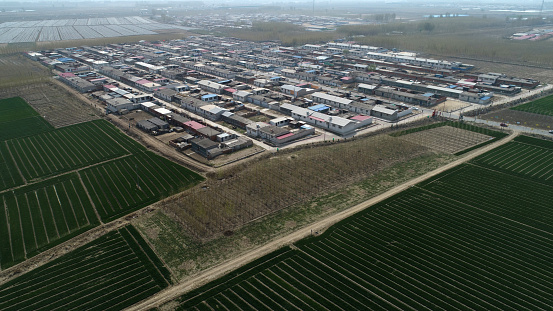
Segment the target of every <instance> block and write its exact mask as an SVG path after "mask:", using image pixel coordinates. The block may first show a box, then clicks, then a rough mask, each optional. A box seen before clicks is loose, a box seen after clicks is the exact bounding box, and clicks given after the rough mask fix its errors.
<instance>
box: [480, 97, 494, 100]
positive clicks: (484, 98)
mask: <svg viewBox="0 0 553 311" xmlns="http://www.w3.org/2000/svg"><path fill="white" fill-rule="evenodd" d="M490 98H491V96H484V97H482V98H480V100H488V99H490Z"/></svg>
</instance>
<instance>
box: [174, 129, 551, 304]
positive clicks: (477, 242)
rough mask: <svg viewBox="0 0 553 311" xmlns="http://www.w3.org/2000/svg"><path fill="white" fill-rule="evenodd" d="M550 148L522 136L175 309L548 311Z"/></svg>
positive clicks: (207, 289) (281, 252)
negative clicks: (544, 158) (546, 156)
mask: <svg viewBox="0 0 553 311" xmlns="http://www.w3.org/2000/svg"><path fill="white" fill-rule="evenodd" d="M552 146H553V143H550V142H546V141H541V140H537V139H532V138H529V137H520V138H517V139H516V141H515V142H512V143H510V144H507V145H504V146H502V147H501V148H497V149H495V150H492V151H490V152H488V153H486V154H484V155H482V156H480V157H478V158H476V159H474V160H473V161H472V162H470V163H468V164H465V165H462V166H459V167H456V168H454V169H451V170H448V171H446V172H444V173H442V174H440V175H438V176H435V177H433V178H431V179H430V180H427V181H424V182H422V183H420V184H418V185H417V186H415V187H412V188H410V189H409V190H406V191H404V192H402V193H400V194H398V195H396V196H393V197H391V198H389V199H387V200H385V201H383V202H380V203H378V204H377V205H375V206H373V207H371V208H369V209H367V210H365V211H363V212H360V213H358V214H356V215H355V216H352V217H350V218H348V219H345V220H344V221H342V222H340V223H338V224H337V225H334V226H333V227H331V228H329V229H328V230H327V231H325V232H324V233H323V234H321V235H320V236H317V237H311V238H308V239H304V240H302V241H300V242H298V243H296V244H295V246H294V247H285V248H283V249H281V250H279V251H277V252H275V253H273V254H269V255H267V256H265V257H263V258H261V259H259V260H257V261H255V262H253V263H250V264H248V265H246V266H244V267H242V268H240V269H239V270H237V271H234V272H232V273H230V274H228V275H226V276H224V277H223V278H221V279H218V280H216V281H214V282H211V283H209V284H207V285H205V286H203V287H201V288H198V289H196V290H194V291H192V292H189V293H187V294H185V295H184V296H181V297H180V298H179V299H177V301H173V302H171V304H170V306H171V308H177V309H180V310H221V309H228V310H233V309H242V310H291V309H296V310H321V309H332V310H336V309H342V310H370V309H382V310H383V309H416V310H419V309H431V310H437V309H445V310H468V309H476V310H484V309H494V310H539V309H550V307H551V303H552V297H553V290H552V288H553V272H552V271H553V269H552V268H553V245H552V244H551V239H552V238H553V225H551V223H552V220H553V201H552V200H551V199H550V194H551V193H553V185H550V184H549V183H548V181H547V180H546V178H545V176H548V175H544V176H542V177H539V176H538V178H536V175H534V173H536V172H539V171H545V170H547V166H548V165H549V164H548V163H542V162H539V161H536V157H540V156H544V154H543V152H550V151H553V149H552V148H551V147H552ZM532 159H534V160H532ZM496 162H497V163H496ZM523 167H525V169H523ZM496 168H497V169H496Z"/></svg>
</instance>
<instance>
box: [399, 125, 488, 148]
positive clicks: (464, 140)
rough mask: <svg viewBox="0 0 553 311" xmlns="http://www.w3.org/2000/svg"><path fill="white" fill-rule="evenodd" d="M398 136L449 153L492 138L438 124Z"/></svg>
mask: <svg viewBox="0 0 553 311" xmlns="http://www.w3.org/2000/svg"><path fill="white" fill-rule="evenodd" d="M400 137H401V138H402V139H406V140H409V141H412V142H416V143H418V144H421V145H423V146H427V147H429V148H431V149H434V150H437V151H440V152H446V153H451V154H454V153H457V152H459V151H462V150H464V149H467V148H469V147H472V146H476V145H479V144H481V143H483V142H486V141H488V140H491V139H493V137H492V136H488V135H485V134H481V133H475V132H471V131H468V130H463V129H460V128H455V127H451V126H440V127H436V128H432V129H428V130H426V131H420V132H414V133H411V134H407V135H403V136H400Z"/></svg>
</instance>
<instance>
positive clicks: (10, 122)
mask: <svg viewBox="0 0 553 311" xmlns="http://www.w3.org/2000/svg"><path fill="white" fill-rule="evenodd" d="M52 129H53V127H52V126H51V125H50V124H49V123H48V122H46V120H44V119H43V118H41V117H40V116H39V115H38V113H37V112H36V111H34V110H33V108H32V107H31V106H29V104H27V103H26V102H25V101H24V100H23V99H22V98H21V97H13V98H6V99H2V100H0V142H1V141H3V140H7V139H12V138H18V137H24V136H30V135H34V134H39V133H43V132H48V131H51V130H52Z"/></svg>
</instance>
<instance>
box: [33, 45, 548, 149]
mask: <svg viewBox="0 0 553 311" xmlns="http://www.w3.org/2000/svg"><path fill="white" fill-rule="evenodd" d="M26 55H27V56H28V57H30V58H32V59H34V60H37V61H40V62H42V63H43V64H44V65H46V66H50V67H52V68H54V69H56V70H57V71H58V72H59V74H58V75H59V79H60V81H63V82H64V83H67V84H68V85H71V86H72V87H74V88H75V89H77V90H79V91H81V92H91V93H93V94H95V96H97V97H98V98H99V99H101V100H102V101H103V102H105V104H106V112H107V113H117V114H124V113H126V112H128V111H130V110H134V109H143V110H146V111H150V112H151V113H152V114H153V115H154V116H155V117H158V118H160V119H161V120H165V121H167V120H170V118H171V113H172V112H171V111H170V110H169V109H166V108H165V107H163V105H156V103H157V102H167V103H173V104H175V105H178V106H180V107H182V108H184V109H186V110H188V111H189V112H190V113H192V114H194V115H196V116H198V117H200V118H205V119H209V120H211V121H216V122H218V121H224V122H225V123H227V124H230V125H231V126H234V127H239V128H241V129H243V130H244V131H245V132H246V133H247V134H248V135H250V136H252V137H257V138H260V139H263V140H265V141H267V142H269V143H271V144H274V145H282V144H285V143H289V142H291V141H293V140H295V139H300V138H303V137H306V136H308V135H311V134H314V132H315V130H316V129H319V130H324V131H330V132H333V133H336V134H339V135H347V134H350V133H353V132H355V131H358V130H360V129H362V128H365V127H367V126H369V125H370V124H371V123H372V122H373V119H374V118H376V119H378V120H382V121H383V122H395V121H397V120H399V119H401V118H405V117H408V116H409V114H411V113H412V112H413V111H412V106H413V105H416V106H422V107H432V106H436V105H439V104H440V103H443V102H445V101H446V100H447V99H448V98H453V99H457V100H460V101H466V102H469V103H474V104H481V105H486V104H489V103H490V102H491V101H492V100H493V97H494V94H502V95H514V94H516V93H517V92H520V90H521V89H523V88H528V89H530V88H534V87H536V86H537V85H538V84H539V82H538V81H536V80H532V79H524V78H516V77H507V76H505V75H503V74H498V73H475V72H472V71H473V70H472V69H473V68H472V66H471V65H468V64H463V63H460V62H451V61H446V60H436V59H430V58H422V57H419V56H418V55H417V54H416V53H411V52H409V53H407V52H398V51H395V50H394V51H389V50H387V49H385V48H382V47H374V46H367V45H359V44H355V43H352V42H329V43H327V44H322V45H316V44H306V45H303V46H300V47H284V46H281V45H279V44H278V43H277V42H249V41H244V40H239V39H234V38H216V37H212V36H196V37H188V38H186V39H185V40H173V41H164V42H146V41H141V42H138V43H136V44H109V45H107V46H94V47H88V46H85V47H75V48H66V49H57V50H53V51H40V52H28V53H26ZM323 89H324V90H323ZM248 103H250V104H253V105H255V106H258V112H257V113H259V110H262V109H270V110H273V111H276V112H278V113H279V114H280V115H283V116H285V117H284V119H278V118H277V119H278V120H277V121H275V122H272V121H271V122H269V123H260V122H253V121H252V120H250V119H249V116H248V114H249V113H250V112H251V111H250V112H247V113H243V111H242V112H241V109H244V105H245V104H248ZM254 112H255V111H254ZM156 122H157V121H156ZM167 122H168V121H167ZM194 122H195V121H194ZM150 123H151V124H150ZM150 123H147V122H143V124H142V125H141V126H143V127H144V128H145V129H148V128H149V129H152V128H154V127H155V126H159V124H156V123H155V122H150ZM181 123H182V124H180V125H179V126H182V127H183V128H184V129H186V130H187V131H188V132H191V133H193V134H194V135H196V136H197V135H201V136H202V137H204V138H207V139H210V140H211V141H212V142H213V143H216V144H218V146H219V147H220V145H221V143H224V140H223V139H222V138H216V136H217V135H219V134H216V135H211V133H204V132H206V131H208V130H206V129H204V130H201V128H200V127H199V126H198V125H197V124H193V125H190V124H189V125H190V126H189V125H187V124H185V123H186V122H181ZM273 123H274V124H273ZM200 130H201V131H200ZM221 134H222V133H221ZM225 137H226V136H225ZM225 139H228V138H225ZM180 143H181V145H182V143H183V142H180ZM186 143H188V142H186ZM205 144H206V143H204V145H205ZM219 149H220V148H219ZM204 154H207V153H205V152H204Z"/></svg>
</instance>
